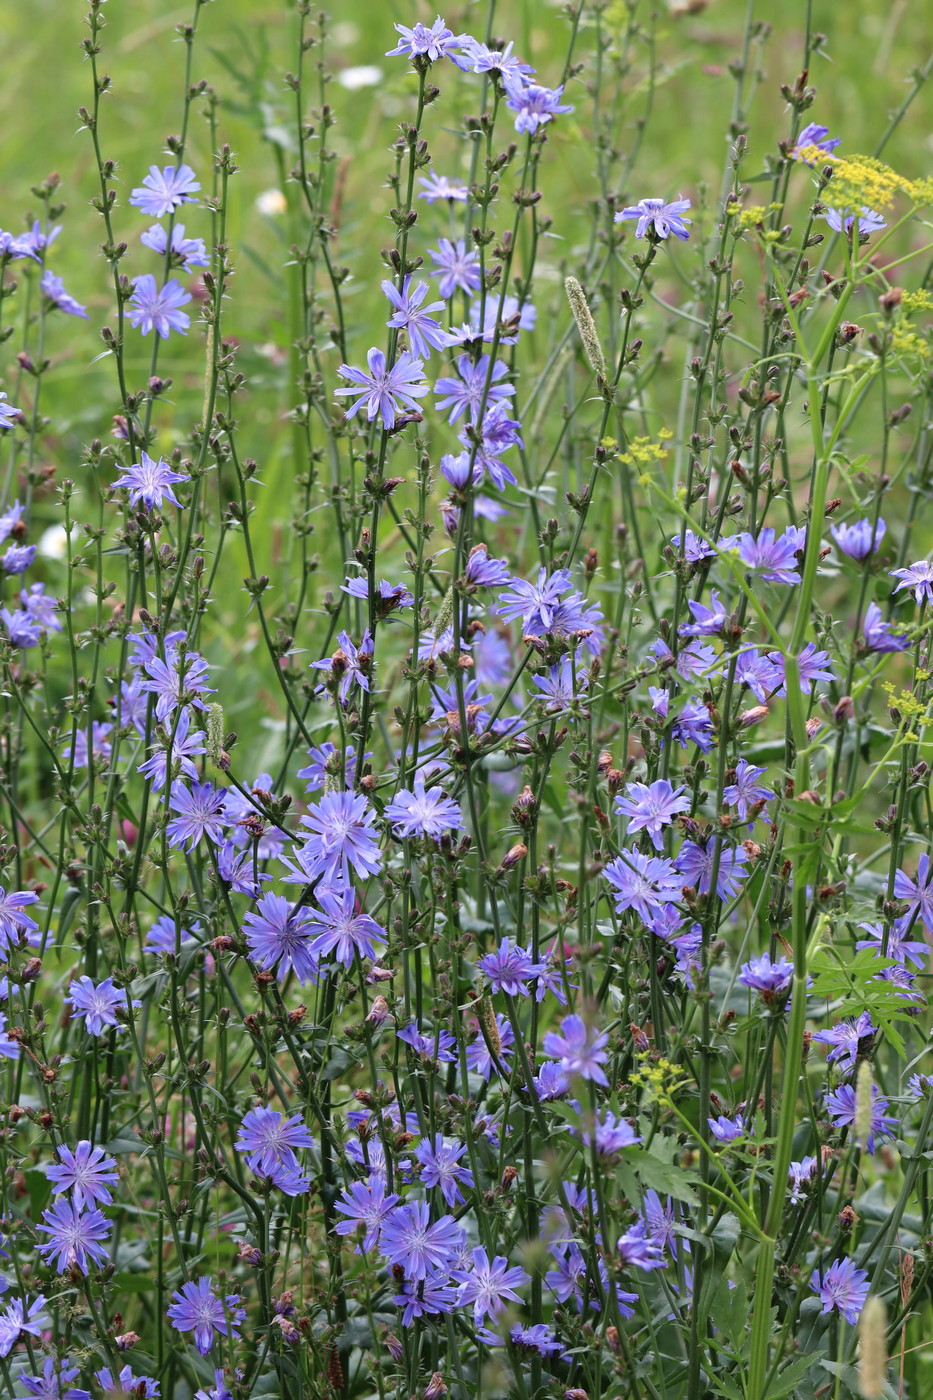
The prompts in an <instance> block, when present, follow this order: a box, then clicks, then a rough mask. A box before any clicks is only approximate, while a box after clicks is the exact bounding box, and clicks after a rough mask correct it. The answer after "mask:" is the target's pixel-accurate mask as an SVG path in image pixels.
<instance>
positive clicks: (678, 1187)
mask: <svg viewBox="0 0 933 1400" xmlns="http://www.w3.org/2000/svg"><path fill="white" fill-rule="evenodd" d="M667 1141H668V1140H667V1139H666V1138H655V1139H654V1141H653V1142H652V1144H651V1146H650V1148H648V1150H647V1151H645V1152H639V1153H638V1155H637V1156H634V1155H633V1156H630V1157H629V1161H630V1162H631V1163H632V1165H633V1166H634V1168H635V1171H636V1173H637V1175H638V1179H639V1181H640V1182H641V1183H642V1185H643V1186H645V1187H653V1188H654V1190H655V1191H657V1193H658V1195H659V1196H673V1197H674V1200H675V1201H687V1202H692V1201H693V1199H694V1197H693V1193H694V1191H695V1190H696V1186H697V1178H696V1176H695V1175H694V1174H693V1173H692V1172H689V1171H687V1169H686V1168H685V1167H681V1166H680V1165H678V1164H677V1163H675V1162H674V1161H673V1153H674V1148H673V1146H671V1148H670V1149H665V1146H664V1144H665V1143H666V1142H667Z"/></svg>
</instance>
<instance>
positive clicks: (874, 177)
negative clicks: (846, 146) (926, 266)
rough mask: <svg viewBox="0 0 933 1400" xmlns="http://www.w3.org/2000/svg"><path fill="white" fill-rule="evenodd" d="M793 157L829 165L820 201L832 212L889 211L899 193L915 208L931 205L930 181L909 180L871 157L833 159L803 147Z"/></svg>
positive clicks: (811, 162) (821, 151) (811, 147)
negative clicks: (857, 210)
mask: <svg viewBox="0 0 933 1400" xmlns="http://www.w3.org/2000/svg"><path fill="white" fill-rule="evenodd" d="M795 155H796V156H797V157H798V158H799V159H800V160H804V161H806V162H807V164H808V165H820V166H822V165H826V164H827V163H828V164H830V165H832V169H833V177H832V179H831V180H830V182H829V184H828V185H827V186H826V188H825V190H823V191H822V193H821V195H820V198H821V199H822V201H823V203H824V204H828V205H829V206H830V208H831V209H838V210H839V211H840V212H841V213H846V212H847V211H851V210H854V209H864V208H868V209H876V210H881V209H890V207H891V205H892V204H893V203H894V200H895V198H896V197H897V195H899V194H903V195H906V196H907V198H908V199H909V200H911V201H912V202H913V203H914V204H916V205H922V204H930V203H933V180H929V179H926V180H908V179H907V178H906V176H904V175H899V174H898V173H897V171H896V170H892V169H891V167H890V165H885V163H884V161H882V160H876V159H875V157H874V156H858V155H853V156H836V155H831V154H829V153H828V152H826V151H824V150H822V149H821V148H820V147H819V146H802V147H800V149H799V150H797V151H796V152H795Z"/></svg>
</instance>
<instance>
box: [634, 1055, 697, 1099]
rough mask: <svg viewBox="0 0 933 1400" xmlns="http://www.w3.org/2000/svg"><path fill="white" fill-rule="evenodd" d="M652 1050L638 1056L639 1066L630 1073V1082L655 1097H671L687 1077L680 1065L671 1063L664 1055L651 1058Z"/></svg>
mask: <svg viewBox="0 0 933 1400" xmlns="http://www.w3.org/2000/svg"><path fill="white" fill-rule="evenodd" d="M650 1053H651V1052H650V1051H648V1050H646V1051H644V1052H643V1053H642V1054H641V1055H639V1056H638V1060H639V1067H638V1069H636V1070H633V1071H632V1073H631V1074H630V1075H629V1084H630V1085H632V1087H633V1088H636V1089H644V1090H645V1091H646V1093H648V1094H650V1095H653V1096H654V1097H655V1098H658V1099H664V1098H669V1097H670V1096H671V1095H672V1094H673V1093H674V1091H675V1090H676V1089H678V1088H680V1086H681V1085H682V1084H684V1083H685V1080H686V1077H685V1075H684V1072H683V1070H682V1069H680V1068H679V1066H677V1065H674V1064H671V1061H670V1060H665V1059H664V1058H663V1057H662V1056H658V1058H657V1059H649V1055H650Z"/></svg>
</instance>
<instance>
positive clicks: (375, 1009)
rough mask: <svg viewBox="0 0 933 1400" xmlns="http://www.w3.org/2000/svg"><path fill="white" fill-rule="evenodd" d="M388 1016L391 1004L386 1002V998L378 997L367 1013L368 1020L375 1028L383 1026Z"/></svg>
mask: <svg viewBox="0 0 933 1400" xmlns="http://www.w3.org/2000/svg"><path fill="white" fill-rule="evenodd" d="M388 1014H389V1003H388V1002H387V1001H386V999H385V997H383V996H378V997H376V998H375V1000H374V1001H373V1004H372V1006H371V1007H370V1008H369V1011H368V1012H367V1013H366V1020H367V1021H368V1022H369V1024H370V1025H371V1026H373V1027H374V1028H375V1027H378V1026H381V1025H382V1023H383V1021H384V1020H385V1019H386V1017H387V1016H388Z"/></svg>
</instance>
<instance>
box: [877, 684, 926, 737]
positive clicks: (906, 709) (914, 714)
mask: <svg viewBox="0 0 933 1400" xmlns="http://www.w3.org/2000/svg"><path fill="white" fill-rule="evenodd" d="M881 689H882V690H883V691H885V693H886V694H887V697H888V704H889V705H892V706H893V707H894V708H896V709H898V710H900V712H901V718H902V721H906V723H908V724H913V725H928V724H929V723H930V720H931V714H930V704H929V701H925V700H921V699H920V698H919V696H917V695H915V694H914V693H913V691H912V690H902V691H901V693H900V694H899V695H898V694H897V693H896V692H895V689H894V686H893V685H892V684H891V683H890V681H886V682H885V683H884V684H883V685H882V687H881ZM908 737H912V738H917V737H919V736H917V735H916V734H912V735H910V736H908Z"/></svg>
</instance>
